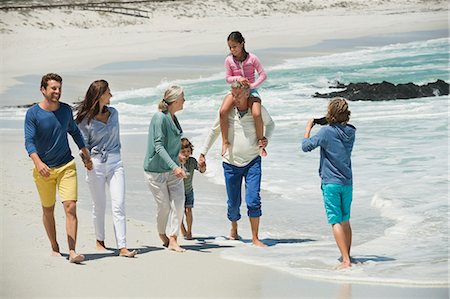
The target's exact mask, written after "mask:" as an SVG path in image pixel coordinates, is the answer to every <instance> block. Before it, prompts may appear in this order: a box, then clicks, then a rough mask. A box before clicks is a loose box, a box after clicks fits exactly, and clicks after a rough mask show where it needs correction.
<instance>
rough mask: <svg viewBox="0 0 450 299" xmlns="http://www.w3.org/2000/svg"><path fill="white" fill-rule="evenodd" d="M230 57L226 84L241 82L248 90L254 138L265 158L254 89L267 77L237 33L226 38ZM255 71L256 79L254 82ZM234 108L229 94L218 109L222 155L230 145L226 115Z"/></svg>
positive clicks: (227, 61)
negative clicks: (253, 121)
mask: <svg viewBox="0 0 450 299" xmlns="http://www.w3.org/2000/svg"><path fill="white" fill-rule="evenodd" d="M227 42H228V47H229V48H230V55H228V56H227V58H226V59H225V70H226V80H227V83H229V84H231V83H233V82H234V81H239V82H241V84H242V85H244V86H247V87H248V88H250V99H249V108H251V111H252V115H253V118H254V120H255V129H256V137H257V138H258V142H259V145H260V147H261V156H266V155H267V152H266V150H265V149H264V146H263V144H264V142H262V140H264V139H265V137H264V133H263V121H262V117H261V97H260V96H259V93H258V91H257V90H256V88H257V87H258V86H259V85H261V83H262V82H264V80H266V78H267V75H266V72H265V71H264V69H263V67H262V65H261V63H260V61H259V59H258V57H256V55H253V54H251V53H248V52H247V51H246V50H245V39H244V37H243V36H242V34H241V33H240V32H239V31H233V32H231V33H230V35H229V36H228V38H227ZM255 71H256V72H257V73H258V78H257V79H256V80H255ZM233 107H234V104H233V97H232V96H231V94H228V95H226V96H225V98H224V100H223V103H222V106H221V107H220V129H221V132H222V155H224V154H225V152H226V151H227V149H228V147H229V146H230V143H229V141H228V114H229V113H230V110H231V109H232V108H233Z"/></svg>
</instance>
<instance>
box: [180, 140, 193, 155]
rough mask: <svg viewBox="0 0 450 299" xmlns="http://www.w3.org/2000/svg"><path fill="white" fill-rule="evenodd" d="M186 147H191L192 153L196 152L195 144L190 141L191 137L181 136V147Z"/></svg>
mask: <svg viewBox="0 0 450 299" xmlns="http://www.w3.org/2000/svg"><path fill="white" fill-rule="evenodd" d="M185 148H189V149H191V153H193V152H194V146H193V145H192V143H191V142H190V141H189V139H187V138H185V137H183V138H181V149H185Z"/></svg>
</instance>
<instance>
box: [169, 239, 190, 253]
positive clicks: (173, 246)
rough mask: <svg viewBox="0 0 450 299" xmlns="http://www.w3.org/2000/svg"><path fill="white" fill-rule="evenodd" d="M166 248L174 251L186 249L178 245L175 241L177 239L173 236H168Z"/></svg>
mask: <svg viewBox="0 0 450 299" xmlns="http://www.w3.org/2000/svg"><path fill="white" fill-rule="evenodd" d="M167 249H169V250H173V251H175V252H185V251H186V249H184V248H182V247H180V245H179V244H178V242H177V239H176V238H175V237H170V241H169V246H167Z"/></svg>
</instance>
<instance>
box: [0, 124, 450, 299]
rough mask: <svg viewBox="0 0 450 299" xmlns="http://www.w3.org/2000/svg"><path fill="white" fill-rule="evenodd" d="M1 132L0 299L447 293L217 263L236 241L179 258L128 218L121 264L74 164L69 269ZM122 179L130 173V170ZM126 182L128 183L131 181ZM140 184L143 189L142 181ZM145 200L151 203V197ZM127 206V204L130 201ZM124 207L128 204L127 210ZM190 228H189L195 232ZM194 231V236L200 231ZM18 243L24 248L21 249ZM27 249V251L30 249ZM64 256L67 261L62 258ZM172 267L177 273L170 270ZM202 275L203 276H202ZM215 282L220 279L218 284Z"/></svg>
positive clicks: (210, 243)
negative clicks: (76, 257) (73, 258)
mask: <svg viewBox="0 0 450 299" xmlns="http://www.w3.org/2000/svg"><path fill="white" fill-rule="evenodd" d="M1 133H2V140H4V143H3V145H2V155H4V156H5V155H6V156H8V157H10V159H8V160H7V161H3V162H2V164H1V168H0V172H1V175H2V210H1V213H2V219H3V228H2V270H3V271H2V274H1V277H0V282H1V285H2V288H1V289H2V291H1V295H2V297H8V298H18V297H33V298H34V297H53V296H55V297H61V296H65V297H67V296H75V297H79V298H93V297H101V298H103V297H116V298H129V297H135V296H137V297H141V296H145V297H152V298H161V297H171V298H242V296H243V297H245V298H293V297H295V298H311V297H320V298H353V299H356V298H373V297H372V296H371V294H374V293H373V292H377V294H378V295H380V296H381V297H384V298H441V297H442V298H444V296H445V294H448V287H442V286H413V285H395V284H379V283H360V282H342V281H329V280H322V279H314V278H309V279H308V278H305V277H302V276H298V275H295V274H292V273H289V272H285V271H280V270H278V269H274V268H270V267H266V266H258V265H254V264H251V263H247V262H242V261H234V260H230V259H228V258H224V257H222V255H221V252H222V251H223V250H226V249H227V248H230V250H233V249H232V248H233V247H237V248H245V247H249V246H250V245H249V244H248V243H245V242H237V241H225V240H222V241H217V240H216V238H217V236H209V235H206V236H202V235H200V236H196V238H195V240H193V241H186V240H184V239H182V238H180V244H181V245H182V246H183V247H185V248H186V249H188V251H187V252H186V253H183V254H177V253H174V252H171V251H169V250H166V249H164V248H163V247H162V246H161V245H160V240H159V239H158V237H157V233H156V225H155V224H153V221H154V219H148V220H147V221H141V220H136V219H134V218H133V217H130V216H128V217H127V232H128V233H127V239H128V247H129V248H130V249H137V250H139V251H140V253H139V254H138V256H137V258H135V259H125V258H120V257H117V256H116V255H117V250H116V249H113V248H114V247H115V246H114V245H113V244H114V237H113V235H114V234H113V229H112V225H111V223H112V220H111V215H110V213H108V212H107V216H106V222H105V224H106V226H105V228H106V245H107V246H108V248H111V247H112V250H110V251H108V252H105V253H102V252H97V251H95V246H94V239H95V236H94V233H93V225H92V220H91V215H90V212H89V209H87V208H81V201H84V204H83V205H84V206H85V207H90V197H87V196H86V194H88V193H87V192H88V190H87V188H86V185H85V182H84V181H82V180H81V179H80V176H81V177H82V176H83V174H84V170H82V169H83V168H82V164H81V162H80V161H78V160H79V159H76V160H77V161H76V162H77V168H78V176H79V183H78V190H79V192H80V191H81V193H80V194H79V199H78V201H79V204H78V221H79V227H78V239H77V251H78V252H79V253H82V254H84V255H85V256H86V261H85V262H83V263H82V264H81V265H73V264H70V263H69V262H68V261H67V259H66V257H63V258H55V257H51V256H50V248H49V244H48V240H47V237H46V235H45V231H44V229H43V226H42V223H41V217H40V214H41V208H40V205H39V199H38V196H37V191H36V190H35V186H34V183H33V181H32V177H31V174H30V171H29V170H31V168H32V162H31V161H30V159H29V158H28V157H27V156H26V153H24V150H23V149H22V144H21V142H20V140H21V139H22V137H21V136H19V135H18V134H14V133H11V132H10V134H8V133H5V132H4V131H1ZM127 159H128V158H127ZM125 160H126V159H125V157H124V161H125ZM131 167H133V166H132V165H129V163H128V165H127V168H128V169H129V168H131ZM10 169H17V171H15V172H13V173H11V172H9V171H8V170H10ZM137 172H139V170H137ZM128 173H129V175H131V173H130V172H128ZM128 177H129V178H132V179H134V177H133V176H131V177H130V176H128ZM17 178H23V179H22V180H18V179H17ZM140 183H142V184H143V182H140ZM194 184H195V187H196V188H197V189H196V193H199V194H201V193H202V192H204V190H208V192H210V193H211V192H212V193H213V194H214V193H215V192H218V193H219V194H225V190H224V189H225V188H224V187H223V186H219V185H215V184H213V183H211V182H209V180H208V179H207V178H206V177H202V176H200V175H197V176H196V178H195V180H194ZM127 187H131V186H127ZM202 190H203V191H202ZM214 190H215V191H214ZM263 192H265V191H263ZM83 194H85V195H83ZM144 196H146V197H148V198H149V201H152V198H151V195H150V191H148V194H144ZM263 196H264V195H263ZM127 200H128V202H130V200H131V198H130V196H128V198H127ZM149 204H150V205H151V207H149V212H151V213H152V212H153V211H154V209H155V208H154V203H153V202H151V203H149ZM130 207H131V206H130V205H127V209H130ZM197 209H198V208H197ZM107 211H108V210H107ZM128 215H130V213H128ZM55 216H56V225H57V234H58V240H59V243H60V246H61V251H62V252H63V253H65V252H67V244H66V242H65V239H66V238H65V229H64V219H65V216H64V212H63V210H62V207H61V205H56V209H55ZM241 222H248V219H247V217H243V219H242V220H241ZM197 225H199V224H198V223H197ZM228 225H229V223H227V222H224V233H226V232H227V231H228V228H229V227H228ZM244 226H245V225H244ZM244 226H242V227H244ZM195 229H196V228H195V226H194V231H195ZM197 229H198V231H200V229H199V227H198V226H197ZM262 229H264V228H263V227H262ZM17 232H21V233H17ZM249 233H250V232H249V231H248V228H244V230H242V231H241V234H242V235H243V236H244V237H245V236H248V235H249ZM24 244H27V246H23V245H24ZM30 248H33V250H31V251H30ZM11 249H13V250H11ZM64 255H65V256H67V254H64ZM6 257H7V258H6ZM175 265H176V266H175ZM193 265H195V267H193ZM174 266H175V268H173V267H174ZM175 269H176V272H173V271H174V270H175ZM44 273H45V274H44ZM205 274H208V275H207V276H205ZM236 274H239V277H240V279H239V280H236V278H235V277H236ZM169 276H170V277H171V281H176V282H177V286H176V287H175V288H171V290H170V291H169V289H167V286H168V285H171V284H169V281H168V280H165V279H164V277H169ZM61 277H71V282H72V283H73V284H75V285H78V286H83V287H82V288H67V286H66V284H53V285H52V287H51V288H50V289H49V288H48V287H47V284H46V283H45V282H46V281H48V280H49V279H50V280H52V281H59V280H60V278H61ZM219 277H220V279H216V278H219ZM124 281H126V287H124V286H123V282H124ZM24 282H25V285H26V287H24ZM153 282H156V283H153ZM101 285H108V287H107V288H100V287H98V286H101ZM200 285H201V287H199V286H200ZM230 285H233V288H229V286H230ZM187 294H188V296H186V295H187Z"/></svg>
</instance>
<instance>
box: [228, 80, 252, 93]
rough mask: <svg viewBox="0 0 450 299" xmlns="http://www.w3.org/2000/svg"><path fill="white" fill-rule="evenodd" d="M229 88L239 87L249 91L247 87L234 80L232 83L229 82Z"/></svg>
mask: <svg viewBox="0 0 450 299" xmlns="http://www.w3.org/2000/svg"><path fill="white" fill-rule="evenodd" d="M231 88H232V89H237V88H239V89H242V90H244V91H249V90H250V89H249V88H248V87H246V86H244V85H242V83H241V82H239V81H234V82H233V83H231Z"/></svg>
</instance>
